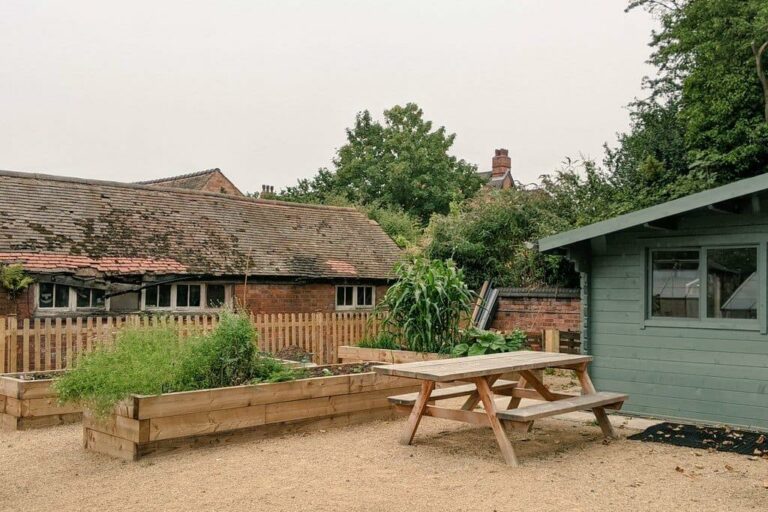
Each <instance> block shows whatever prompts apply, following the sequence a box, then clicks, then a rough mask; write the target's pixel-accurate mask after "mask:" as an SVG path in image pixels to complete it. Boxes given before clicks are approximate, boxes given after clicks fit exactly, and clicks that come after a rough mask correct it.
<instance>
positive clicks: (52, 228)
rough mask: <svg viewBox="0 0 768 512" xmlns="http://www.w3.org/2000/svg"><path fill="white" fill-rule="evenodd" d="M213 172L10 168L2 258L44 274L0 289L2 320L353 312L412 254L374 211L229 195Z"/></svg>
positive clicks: (3, 191) (2, 192) (0, 237)
mask: <svg viewBox="0 0 768 512" xmlns="http://www.w3.org/2000/svg"><path fill="white" fill-rule="evenodd" d="M206 173H207V174H206V175H203V174H201V173H198V174H197V178H200V177H203V178H205V179H200V180H199V181H198V182H197V185H195V186H193V185H192V184H190V182H189V181H186V182H184V179H187V178H189V177H190V176H191V175H187V176H186V178H184V177H177V178H170V179H166V180H165V181H163V183H164V184H162V185H161V184H160V181H161V180H160V181H156V182H154V183H145V184H127V183H115V182H106V181H94V180H82V179H76V178H64V177H59V176H47V175H40V174H30V173H20V172H9V171H0V197H2V198H3V201H2V202H0V219H2V222H0V264H14V263H18V264H21V265H23V266H24V268H25V270H26V271H27V272H28V273H29V274H30V275H32V276H33V277H34V279H35V283H34V284H33V285H32V286H31V287H29V288H28V289H27V290H25V291H24V292H23V293H22V294H21V295H20V296H19V297H18V298H17V300H15V301H13V300H10V298H9V296H8V292H7V290H2V289H0V315H6V314H15V313H17V314H18V315H19V317H20V318H28V317H41V316H79V315H83V316H86V315H94V314H97V315H105V314H125V313H132V312H137V311H146V312H158V313H164V312H177V313H178V312H185V313H186V312H189V313H195V312H205V311H211V310H215V309H218V308H220V307H222V305H234V304H235V303H240V304H242V305H244V306H245V307H246V308H247V309H249V310H251V311H253V312H256V313H261V312H266V313H272V312H274V313H291V312H315V311H335V310H341V311H348V310H359V309H369V308H371V307H372V306H373V305H374V304H375V302H376V300H377V299H379V298H381V297H382V296H383V293H384V291H385V290H386V286H387V283H388V282H389V280H390V279H391V277H392V274H391V271H392V268H393V266H394V264H395V263H396V261H397V260H398V258H399V257H400V255H401V251H400V249H399V248H398V247H397V246H396V245H395V243H394V242H393V241H392V240H391V239H390V238H389V237H388V236H387V235H386V234H385V233H384V231H383V230H382V229H381V228H380V227H379V226H378V224H376V223H375V222H373V221H371V220H369V219H368V218H367V217H366V216H365V215H364V214H362V213H360V212H358V211H357V210H355V209H353V208H339V207H331V206H319V205H304V204H297V203H286V202H281V201H268V200H260V199H253V198H248V197H244V196H242V194H239V191H237V192H238V194H236V193H234V192H233V191H229V192H226V193H221V192H222V190H220V189H221V188H224V187H223V185H221V184H222V183H223V182H222V181H221V180H220V179H219V178H218V176H219V175H221V176H223V174H221V172H220V171H218V170H213V171H206ZM182 178H183V179H182ZM225 179H226V178H225ZM192 181H194V180H192ZM169 182H171V184H169ZM226 182H227V183H230V182H229V180H226ZM180 183H185V186H181V185H180ZM198 186H205V187H208V186H212V187H213V188H214V189H215V190H213V191H205V190H202V191H201V190H198V189H197V188H196V187H198ZM217 187H218V188H217ZM233 187H234V186H233ZM234 190H237V189H236V188H235V189H234ZM246 283H247V284H246Z"/></svg>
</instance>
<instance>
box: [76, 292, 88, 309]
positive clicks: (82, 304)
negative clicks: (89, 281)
mask: <svg viewBox="0 0 768 512" xmlns="http://www.w3.org/2000/svg"><path fill="white" fill-rule="evenodd" d="M75 293H76V294H77V307H79V308H89V307H91V290H89V289H88V288H75Z"/></svg>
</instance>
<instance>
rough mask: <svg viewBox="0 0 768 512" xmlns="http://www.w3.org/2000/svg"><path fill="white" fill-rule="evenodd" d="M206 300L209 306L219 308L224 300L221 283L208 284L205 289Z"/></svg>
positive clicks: (224, 295)
mask: <svg viewBox="0 0 768 512" xmlns="http://www.w3.org/2000/svg"><path fill="white" fill-rule="evenodd" d="M206 301H207V303H208V307H209V308H220V307H222V306H223V305H224V303H225V302H226V294H225V292H224V285H223V284H209V285H208V287H207V290H206Z"/></svg>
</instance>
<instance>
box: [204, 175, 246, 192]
mask: <svg viewBox="0 0 768 512" xmlns="http://www.w3.org/2000/svg"><path fill="white" fill-rule="evenodd" d="M203 190H205V191H207V192H216V193H222V194H230V195H233V196H242V195H243V193H242V192H240V190H238V189H237V187H235V186H234V185H233V184H232V182H231V181H229V180H228V179H227V178H226V177H224V175H223V174H221V173H218V172H215V173H213V174H211V177H210V178H208V181H207V182H206V184H205V187H203Z"/></svg>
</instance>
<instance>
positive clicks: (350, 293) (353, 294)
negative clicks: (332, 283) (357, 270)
mask: <svg viewBox="0 0 768 512" xmlns="http://www.w3.org/2000/svg"><path fill="white" fill-rule="evenodd" d="M374 304H376V288H375V287H373V286H358V285H339V286H337V287H336V309H338V310H352V309H371V308H372V307H373V306H374Z"/></svg>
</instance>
